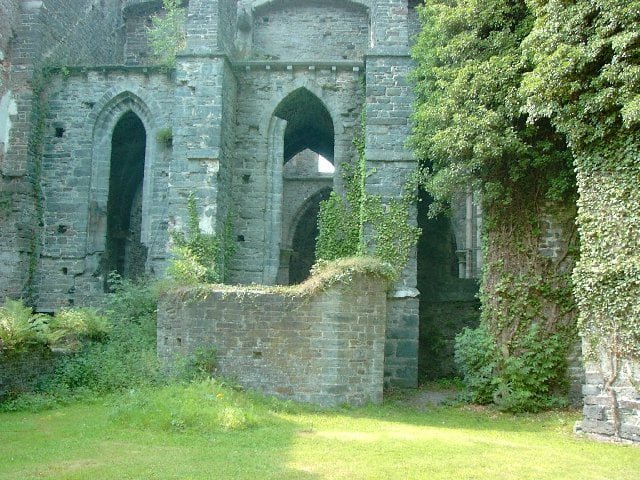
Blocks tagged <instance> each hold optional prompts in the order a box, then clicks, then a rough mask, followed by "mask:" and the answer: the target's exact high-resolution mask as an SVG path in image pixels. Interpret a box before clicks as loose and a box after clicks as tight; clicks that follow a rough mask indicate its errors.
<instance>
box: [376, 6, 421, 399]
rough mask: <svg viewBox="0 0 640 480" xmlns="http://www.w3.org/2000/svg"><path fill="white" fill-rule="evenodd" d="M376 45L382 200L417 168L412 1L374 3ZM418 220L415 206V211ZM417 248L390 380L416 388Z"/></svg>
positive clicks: (394, 305)
mask: <svg viewBox="0 0 640 480" xmlns="http://www.w3.org/2000/svg"><path fill="white" fill-rule="evenodd" d="M371 13H372V26H371V28H372V30H373V32H372V36H371V37H372V45H371V50H370V51H369V53H368V54H367V58H366V84H367V89H366V105H365V108H366V130H365V137H366V138H365V141H366V150H365V157H366V162H367V169H368V170H373V171H374V173H373V174H372V175H370V176H368V177H367V185H366V188H367V192H368V193H369V194H371V195H379V196H380V197H381V198H382V201H383V202H385V200H389V199H393V198H398V197H399V196H400V195H401V192H402V188H403V186H404V184H405V179H406V177H407V175H408V174H409V173H410V172H412V171H413V170H414V169H415V167H416V159H415V157H414V155H413V153H412V152H411V151H410V150H408V148H407V147H406V141H407V138H408V136H409V133H410V131H411V125H410V116H411V109H412V104H413V100H414V97H413V93H412V90H411V87H410V85H409V82H408V80H407V75H408V73H409V71H410V69H411V67H412V62H411V58H410V56H409V46H408V44H409V40H408V31H407V30H408V29H407V27H408V19H407V14H408V7H407V1H406V0H376V1H374V2H373V5H372V10H371ZM413 220H414V221H415V211H414V213H413ZM416 270H417V266H416V251H415V249H414V250H413V252H412V254H411V255H410V259H409V263H408V264H407V266H406V267H405V269H404V271H403V273H402V276H401V278H400V280H399V281H398V282H397V284H396V285H395V288H394V290H393V291H392V292H391V293H390V294H389V297H390V298H389V302H388V311H387V313H388V318H387V341H386V346H385V383H386V384H387V385H393V386H401V387H416V386H417V382H418V326H419V325H418V319H419V316H418V298H417V297H418V294H419V292H418V290H417V289H416V284H417V280H416Z"/></svg>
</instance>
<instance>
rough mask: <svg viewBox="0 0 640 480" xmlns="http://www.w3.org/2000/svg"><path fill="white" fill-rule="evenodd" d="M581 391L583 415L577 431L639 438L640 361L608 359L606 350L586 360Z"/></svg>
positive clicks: (634, 440) (630, 438) (616, 437)
mask: <svg viewBox="0 0 640 480" xmlns="http://www.w3.org/2000/svg"><path fill="white" fill-rule="evenodd" d="M603 353H604V352H603ZM583 393H584V408H583V419H582V421H581V423H580V425H579V426H578V431H584V432H587V433H589V434H591V435H597V436H599V437H604V438H613V439H616V440H630V441H633V442H640V362H638V361H631V360H629V359H619V360H617V361H615V360H614V361H610V358H609V355H607V354H602V355H600V358H599V359H598V360H597V361H595V360H587V361H586V362H585V384H584V387H583ZM616 403H617V408H615V409H614V408H613V405H615V404H616Z"/></svg>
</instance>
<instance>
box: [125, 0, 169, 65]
mask: <svg viewBox="0 0 640 480" xmlns="http://www.w3.org/2000/svg"><path fill="white" fill-rule="evenodd" d="M161 12H162V1H161V0H156V1H147V2H139V3H134V4H131V5H130V6H128V7H127V8H123V13H122V15H123V22H124V53H123V56H124V63H125V64H126V65H149V64H153V62H154V58H153V52H152V50H151V47H150V46H149V41H148V30H149V28H150V27H151V26H152V25H153V24H152V22H151V17H152V16H153V15H159V14H161Z"/></svg>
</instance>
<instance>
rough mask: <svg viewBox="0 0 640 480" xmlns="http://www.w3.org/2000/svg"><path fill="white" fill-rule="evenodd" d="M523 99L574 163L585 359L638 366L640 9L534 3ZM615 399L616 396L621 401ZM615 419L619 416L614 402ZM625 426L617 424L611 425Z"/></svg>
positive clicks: (608, 380)
mask: <svg viewBox="0 0 640 480" xmlns="http://www.w3.org/2000/svg"><path fill="white" fill-rule="evenodd" d="M532 8H533V10H534V12H535V16H536V20H535V24H534V26H533V29H532V31H531V33H530V34H529V36H528V38H527V39H526V41H525V43H524V49H525V53H526V54H527V55H528V57H529V58H530V59H531V61H532V64H533V65H534V68H533V70H532V71H531V72H529V73H527V75H526V76H525V79H524V82H523V84H522V86H521V91H522V93H523V95H524V96H526V98H527V103H526V104H525V105H524V109H525V111H526V112H527V113H528V115H529V118H531V119H532V121H537V120H538V119H540V118H548V119H550V121H551V122H552V124H553V125H554V126H555V127H556V128H557V129H558V130H560V131H561V132H563V133H564V134H565V135H566V136H567V139H568V141H569V145H570V146H571V149H572V151H573V153H574V156H575V167H576V172H577V179H578V190H579V194H580V199H579V202H578V225H579V230H580V236H581V239H582V243H581V256H580V261H579V262H578V264H577V266H576V268H575V270H574V274H573V279H574V282H575V295H576V300H577V302H578V305H579V308H580V318H579V327H580V333H581V335H582V336H583V337H584V338H585V339H586V340H587V342H586V346H587V351H586V352H585V353H586V355H587V357H588V358H591V359H595V358H600V359H602V360H604V359H606V360H608V362H603V364H606V363H609V365H608V366H607V370H608V372H607V373H606V375H605V389H606V390H608V391H609V393H611V394H612V395H614V393H613V391H612V390H611V386H612V384H613V383H614V382H615V381H616V377H617V376H618V374H619V372H620V368H619V367H620V361H621V359H624V358H627V359H634V358H635V359H636V360H637V359H639V358H640V253H639V247H640V214H639V213H638V211H639V209H638V205H640V190H639V189H638V185H639V184H640V29H639V25H640V2H639V1H637V0H632V1H626V2H621V1H617V0H615V1H614V0H598V1H587V0H571V1H562V2H560V1H555V0H553V1H539V2H533V3H532ZM614 398H615V396H614ZM612 407H613V415H614V417H615V416H616V414H617V406H616V402H615V401H614V402H612ZM614 424H616V425H617V426H618V428H619V424H618V422H614Z"/></svg>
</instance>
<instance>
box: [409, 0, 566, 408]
mask: <svg viewBox="0 0 640 480" xmlns="http://www.w3.org/2000/svg"><path fill="white" fill-rule="evenodd" d="M419 11H420V16H421V20H422V22H423V30H422V31H421V33H420V34H419V36H418V38H417V42H416V45H415V47H414V49H413V56H414V59H415V61H416V63H417V68H416V71H415V81H416V85H417V88H416V91H417V98H418V101H417V105H416V113H415V117H414V120H415V125H416V126H415V129H414V133H413V137H412V140H413V145H414V147H415V149H416V152H417V153H418V155H419V156H420V157H421V158H423V159H424V161H425V162H426V163H427V164H428V165H429V166H430V168H431V176H430V179H429V182H428V184H427V190H428V191H429V193H430V194H431V195H432V196H433V197H434V198H435V207H434V206H432V212H431V213H432V214H435V213H437V212H438V211H439V208H441V207H442V205H443V204H445V203H446V202H447V201H448V200H449V198H451V196H452V195H453V194H454V193H455V192H457V191H458V192H459V191H462V190H464V189H466V188H468V186H469V185H472V186H473V187H474V188H475V189H476V190H478V191H479V192H480V193H481V196H482V202H483V205H482V206H483V211H484V219H485V233H486V234H485V270H484V272H483V278H482V288H481V299H482V303H483V309H482V326H483V328H485V329H486V331H487V332H489V334H490V335H491V337H492V338H493V341H494V342H495V343H496V344H497V346H498V348H497V350H496V352H497V355H498V356H499V357H501V358H498V359H497V360H496V359H494V360H492V361H495V365H496V367H495V368H496V369H497V371H496V372H494V374H495V375H500V376H501V378H502V384H503V385H507V388H506V389H505V390H510V389H511V387H513V389H517V388H520V389H523V388H529V386H527V385H524V386H523V385H522V382H520V383H519V384H518V385H515V383H517V382H515V379H514V382H512V383H514V385H510V383H509V382H510V380H509V379H508V378H505V375H507V374H508V370H507V369H506V368H505V365H509V364H513V361H510V360H509V359H510V358H511V357H519V356H523V355H526V354H527V352H528V351H531V349H532V348H533V345H527V338H533V337H531V336H530V335H528V332H530V331H531V328H532V326H533V325H539V327H540V328H539V331H540V332H541V333H540V334H539V335H537V337H536V341H540V339H542V341H543V342H544V341H549V340H550V339H551V338H552V337H553V334H554V333H555V332H556V331H559V330H565V329H566V330H569V331H570V330H571V328H572V326H573V324H574V319H573V315H572V314H571V306H572V304H573V302H572V296H571V286H570V282H569V276H568V275H567V274H563V271H562V270H560V265H558V263H557V262H556V263H554V262H552V261H550V260H549V259H547V258H545V257H542V256H541V255H540V254H539V248H540V231H541V219H542V213H543V212H545V211H548V210H549V209H550V207H551V205H555V206H560V207H566V206H567V205H571V203H572V201H573V200H574V188H575V187H574V185H575V180H574V177H573V172H572V170H573V169H572V158H571V154H570V151H569V150H568V148H567V146H566V144H565V141H564V138H563V136H562V135H560V134H558V133H557V132H556V131H555V129H554V128H553V126H552V125H551V124H550V122H549V121H548V120H547V119H545V118H542V117H539V118H536V119H534V120H533V121H532V120H531V119H530V118H529V117H528V114H527V112H526V110H525V108H524V107H525V105H526V101H525V99H524V98H523V96H522V95H521V92H520V87H521V84H522V81H523V78H524V76H525V74H526V73H527V72H529V71H531V69H532V68H533V66H532V65H531V62H530V58H528V57H527V56H525V55H523V50H522V44H523V41H524V39H526V38H527V37H528V36H529V34H530V32H531V29H532V27H533V25H534V20H535V17H534V15H533V12H532V10H531V9H530V8H529V7H528V5H527V4H526V3H525V1H524V0H516V1H513V0H485V1H478V0H453V1H451V0H434V1H429V2H426V4H425V6H424V7H422V8H420V10H419ZM565 267H566V265H565ZM554 338H555V337H554ZM566 343H567V344H566V345H565V348H566V346H567V345H568V340H567V342H566ZM561 357H562V355H558V358H561ZM555 368H556V369H561V368H562V365H560V364H557V365H556V366H555ZM541 375H543V373H542V372H541ZM536 385H537V386H541V387H542V392H543V393H544V392H545V391H547V390H548V385H546V386H545V385H544V382H538V383H537V384H536ZM514 395H518V396H519V398H524V397H527V396H528V395H523V394H522V392H521V391H520V392H518V391H514ZM539 395H540V392H532V394H531V395H529V396H530V397H532V398H533V397H537V398H539ZM485 398H486V397H485ZM503 401H504V403H505V404H509V403H510V402H511V401H510V400H509V399H505V398H503ZM519 408H520V409H526V407H522V406H520V407H519Z"/></svg>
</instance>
